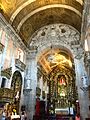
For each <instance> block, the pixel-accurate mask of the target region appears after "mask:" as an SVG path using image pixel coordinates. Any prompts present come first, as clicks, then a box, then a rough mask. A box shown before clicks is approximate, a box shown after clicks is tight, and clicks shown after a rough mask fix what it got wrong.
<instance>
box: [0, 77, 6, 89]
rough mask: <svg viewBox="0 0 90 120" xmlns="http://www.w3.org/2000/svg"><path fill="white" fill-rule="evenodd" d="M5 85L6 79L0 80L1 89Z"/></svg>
mask: <svg viewBox="0 0 90 120" xmlns="http://www.w3.org/2000/svg"><path fill="white" fill-rule="evenodd" d="M5 83H6V79H5V78H2V83H1V88H4V87H5Z"/></svg>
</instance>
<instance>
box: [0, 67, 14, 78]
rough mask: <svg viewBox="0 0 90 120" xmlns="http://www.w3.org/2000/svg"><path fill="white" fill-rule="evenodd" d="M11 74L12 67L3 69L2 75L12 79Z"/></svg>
mask: <svg viewBox="0 0 90 120" xmlns="http://www.w3.org/2000/svg"><path fill="white" fill-rule="evenodd" d="M11 75H12V67H10V68H7V69H5V70H2V71H1V76H5V77H6V78H8V79H10V77H11Z"/></svg>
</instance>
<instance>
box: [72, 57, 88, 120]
mask: <svg viewBox="0 0 90 120" xmlns="http://www.w3.org/2000/svg"><path fill="white" fill-rule="evenodd" d="M74 62H75V73H76V86H77V90H78V100H79V104H80V115H81V120H85V119H86V118H88V114H89V98H88V84H89V83H88V77H87V73H86V71H85V66H84V61H83V58H81V59H74Z"/></svg>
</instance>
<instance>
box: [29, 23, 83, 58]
mask: <svg viewBox="0 0 90 120" xmlns="http://www.w3.org/2000/svg"><path fill="white" fill-rule="evenodd" d="M30 41H31V43H30V47H34V46H35V47H37V54H39V55H40V53H41V54H42V51H43V50H45V49H46V48H47V49H50V47H51V46H53V47H55V46H57V47H60V48H62V49H66V48H67V49H68V50H69V51H71V53H72V55H73V57H75V58H76V59H81V57H83V54H84V50H83V48H82V42H81V40H80V33H79V32H78V31H77V30H76V29H75V28H73V27H72V26H70V25H67V24H53V25H48V26H45V27H43V28H41V29H40V30H39V31H37V32H35V33H34V34H33V36H32V38H31V39H30ZM47 43H48V44H47Z"/></svg>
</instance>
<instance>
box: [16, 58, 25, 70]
mask: <svg viewBox="0 0 90 120" xmlns="http://www.w3.org/2000/svg"><path fill="white" fill-rule="evenodd" d="M15 66H16V67H17V68H19V69H20V70H21V71H24V70H25V68H26V65H25V64H24V63H23V62H21V61H20V60H19V59H15Z"/></svg>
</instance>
